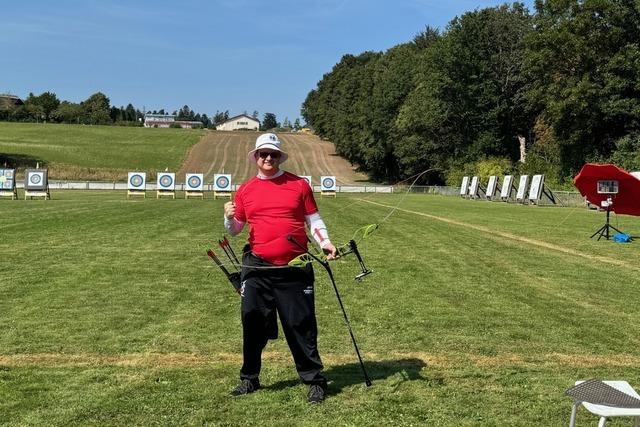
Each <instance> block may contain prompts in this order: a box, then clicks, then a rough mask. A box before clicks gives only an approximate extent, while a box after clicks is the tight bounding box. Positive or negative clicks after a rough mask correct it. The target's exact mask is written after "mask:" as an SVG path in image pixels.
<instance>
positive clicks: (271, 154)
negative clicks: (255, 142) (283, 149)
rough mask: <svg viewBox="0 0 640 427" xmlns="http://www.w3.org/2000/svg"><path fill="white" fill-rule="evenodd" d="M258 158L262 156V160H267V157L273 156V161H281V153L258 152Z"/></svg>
mask: <svg viewBox="0 0 640 427" xmlns="http://www.w3.org/2000/svg"><path fill="white" fill-rule="evenodd" d="M258 156H260V158H261V159H266V158H267V156H271V158H272V159H279V158H280V152H279V151H258Z"/></svg>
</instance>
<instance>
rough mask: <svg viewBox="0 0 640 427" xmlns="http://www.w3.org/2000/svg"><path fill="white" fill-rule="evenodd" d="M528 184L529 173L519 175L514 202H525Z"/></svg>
mask: <svg viewBox="0 0 640 427" xmlns="http://www.w3.org/2000/svg"><path fill="white" fill-rule="evenodd" d="M528 186H529V175H520V182H519V183H518V191H517V192H516V202H519V203H526V202H527V198H526V194H527V187H528Z"/></svg>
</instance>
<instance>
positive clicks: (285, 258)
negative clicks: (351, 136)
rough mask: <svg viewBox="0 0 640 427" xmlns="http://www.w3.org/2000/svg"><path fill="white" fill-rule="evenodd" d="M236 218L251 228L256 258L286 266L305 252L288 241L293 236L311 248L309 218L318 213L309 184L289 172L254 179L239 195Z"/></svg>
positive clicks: (237, 194)
mask: <svg viewBox="0 0 640 427" xmlns="http://www.w3.org/2000/svg"><path fill="white" fill-rule="evenodd" d="M234 202H235V205H236V213H235V218H236V219H237V220H238V221H242V222H246V223H248V224H249V244H250V245H251V250H252V251H253V253H254V254H256V255H257V256H259V257H260V258H262V259H264V260H265V261H268V262H270V263H272V264H275V265H286V264H287V263H288V262H289V261H291V260H292V259H293V258H295V257H296V256H298V255H300V254H302V253H304V251H303V250H302V249H300V248H299V247H298V246H296V245H295V244H294V243H291V242H290V241H288V240H287V236H289V235H291V236H293V237H294V238H295V239H296V241H297V242H298V243H299V244H300V245H302V247H304V248H306V247H307V235H306V231H305V222H304V217H305V215H311V214H314V213H316V212H318V206H317V205H316V201H315V199H314V198H313V191H312V190H311V187H309V184H308V183H307V181H306V180H305V179H303V178H300V177H299V176H297V175H294V174H292V173H289V172H284V173H283V174H282V175H280V176H279V177H277V178H272V179H260V178H258V177H254V178H251V179H250V180H249V181H247V182H245V183H244V184H242V185H241V186H240V188H239V189H238V191H237V192H236V194H235V199H234Z"/></svg>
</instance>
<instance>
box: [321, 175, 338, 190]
mask: <svg viewBox="0 0 640 427" xmlns="http://www.w3.org/2000/svg"><path fill="white" fill-rule="evenodd" d="M320 186H321V189H322V191H336V177H335V176H321V177H320Z"/></svg>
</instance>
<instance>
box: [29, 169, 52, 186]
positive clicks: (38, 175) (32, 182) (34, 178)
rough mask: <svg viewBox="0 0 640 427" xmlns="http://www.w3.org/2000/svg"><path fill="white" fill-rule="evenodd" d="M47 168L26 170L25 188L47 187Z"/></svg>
mask: <svg viewBox="0 0 640 427" xmlns="http://www.w3.org/2000/svg"><path fill="white" fill-rule="evenodd" d="M47 185H48V183H47V170H46V169H27V170H26V171H25V180H24V188H25V190H28V191H33V190H46V189H47Z"/></svg>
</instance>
